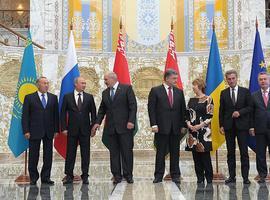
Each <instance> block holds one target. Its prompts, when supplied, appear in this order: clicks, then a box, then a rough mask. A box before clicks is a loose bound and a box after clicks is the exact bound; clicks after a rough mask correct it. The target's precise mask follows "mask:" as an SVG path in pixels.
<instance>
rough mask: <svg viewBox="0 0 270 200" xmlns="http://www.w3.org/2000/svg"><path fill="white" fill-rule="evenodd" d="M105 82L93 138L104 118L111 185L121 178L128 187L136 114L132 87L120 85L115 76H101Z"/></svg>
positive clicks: (131, 171)
mask: <svg viewBox="0 0 270 200" xmlns="http://www.w3.org/2000/svg"><path fill="white" fill-rule="evenodd" d="M104 82H105V84H106V85H107V89H105V90H104V91H103V92H102V101H101V103H100V106H99V110H98V115H97V121H96V124H95V125H94V127H93V129H92V134H93V135H95V132H96V130H97V129H98V128H99V126H100V124H101V123H102V120H103V118H104V116H105V115H106V120H105V125H104V131H103V134H107V136H108V138H109V151H110V161H111V172H112V174H113V176H114V181H113V182H114V184H117V183H120V182H121V180H122V176H123V177H124V178H125V179H126V180H127V182H128V183H133V145H134V141H133V139H134V138H133V131H134V125H135V120H136V113H137V102H136V97H135V94H134V92H133V89H132V87H131V86H130V85H124V84H121V83H119V82H118V79H117V75H116V74H115V73H114V72H109V73H107V74H106V75H105V76H104ZM121 162H122V169H123V174H122V172H121Z"/></svg>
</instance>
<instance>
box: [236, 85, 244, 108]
mask: <svg viewBox="0 0 270 200" xmlns="http://www.w3.org/2000/svg"><path fill="white" fill-rule="evenodd" d="M241 91H242V90H241V88H240V87H239V86H238V91H237V98H236V103H235V106H237V104H238V102H240V101H239V100H240V98H241V97H242V95H241V94H240V93H241Z"/></svg>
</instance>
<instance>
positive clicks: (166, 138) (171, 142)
mask: <svg viewBox="0 0 270 200" xmlns="http://www.w3.org/2000/svg"><path fill="white" fill-rule="evenodd" d="M179 134H180V133H179ZM179 134H178V135H176V134H173V133H170V134H169V135H165V134H160V133H155V144H156V163H155V174H154V176H155V178H159V179H162V178H163V175H164V172H165V156H166V154H167V153H170V174H171V177H172V179H179V178H180V167H179V156H180V155H179V150H180V135H179ZM168 150H169V152H168Z"/></svg>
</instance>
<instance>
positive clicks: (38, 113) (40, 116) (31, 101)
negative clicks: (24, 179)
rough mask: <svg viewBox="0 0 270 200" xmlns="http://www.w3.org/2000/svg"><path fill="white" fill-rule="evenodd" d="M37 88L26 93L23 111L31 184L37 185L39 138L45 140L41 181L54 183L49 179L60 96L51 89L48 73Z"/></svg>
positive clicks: (39, 80)
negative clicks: (52, 92) (33, 91)
mask: <svg viewBox="0 0 270 200" xmlns="http://www.w3.org/2000/svg"><path fill="white" fill-rule="evenodd" d="M37 87H38V91H37V92H35V93H32V94H29V95H26V96H25V99H24V103H23V112H22V128H23V133H24V136H25V137H26V138H27V139H29V160H28V171H29V175H30V184H31V185H36V182H37V180H38V179H39V173H38V170H37V165H38V160H39V150H40V142H41V140H42V142H43V167H42V170H41V182H42V183H45V184H51V185H52V184H54V182H53V181H52V180H51V179H50V176H51V168H52V154H53V150H52V146H53V138H54V136H56V135H57V134H58V132H59V114H58V100H57V96H56V95H54V94H51V93H49V92H48V89H49V81H48V80H47V78H46V77H40V78H39V79H38V80H37Z"/></svg>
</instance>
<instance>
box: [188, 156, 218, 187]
mask: <svg viewBox="0 0 270 200" xmlns="http://www.w3.org/2000/svg"><path fill="white" fill-rule="evenodd" d="M192 156H193V160H194V165H195V172H196V176H197V179H198V181H200V182H202V181H204V177H205V178H206V180H207V182H209V181H212V180H213V167H212V163H211V156H210V152H197V151H192Z"/></svg>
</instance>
